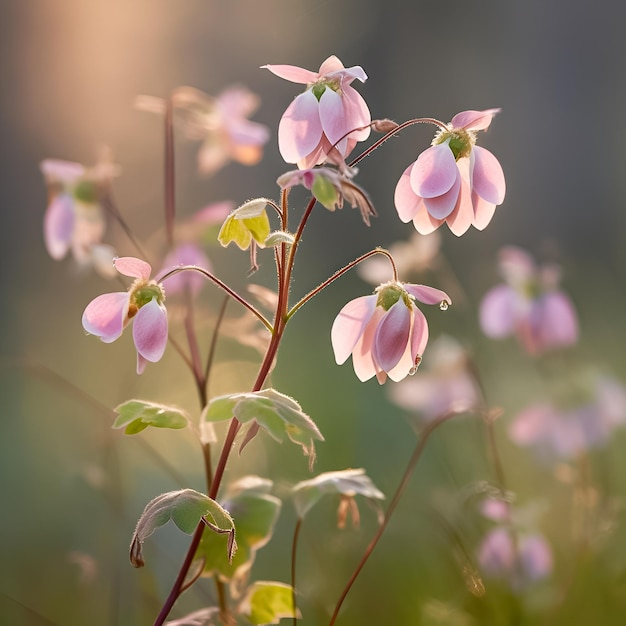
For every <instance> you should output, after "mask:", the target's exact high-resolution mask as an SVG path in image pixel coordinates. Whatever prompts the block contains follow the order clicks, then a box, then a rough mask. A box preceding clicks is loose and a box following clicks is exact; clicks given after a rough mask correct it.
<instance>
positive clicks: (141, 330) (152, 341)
mask: <svg viewBox="0 0 626 626" xmlns="http://www.w3.org/2000/svg"><path fill="white" fill-rule="evenodd" d="M133 341H134V342H135V348H137V352H138V353H139V354H141V356H142V357H144V358H145V359H146V360H148V361H151V362H152V363H154V362H156V361H158V360H159V359H160V358H161V357H162V356H163V353H164V352H165V346H166V345H167V311H166V310H165V307H164V306H162V305H160V304H159V303H158V302H157V299H156V298H152V300H151V301H150V302H148V304H146V305H144V306H142V307H141V308H140V309H139V311H137V315H135V319H134V322H133Z"/></svg>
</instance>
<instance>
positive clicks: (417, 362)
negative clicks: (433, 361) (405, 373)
mask: <svg viewBox="0 0 626 626" xmlns="http://www.w3.org/2000/svg"><path fill="white" fill-rule="evenodd" d="M421 362H422V357H421V356H419V355H418V356H416V357H415V365H414V366H413V367H412V368H411V369H410V370H409V376H415V373H416V372H417V368H418V367H419V366H420V363H421Z"/></svg>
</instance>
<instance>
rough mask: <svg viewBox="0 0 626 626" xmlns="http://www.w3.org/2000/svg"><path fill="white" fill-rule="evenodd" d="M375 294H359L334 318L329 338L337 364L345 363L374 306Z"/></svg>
mask: <svg viewBox="0 0 626 626" xmlns="http://www.w3.org/2000/svg"><path fill="white" fill-rule="evenodd" d="M376 300H377V296H375V295H372V296H361V297H360V298H356V299H355V300H351V301H350V302H348V304H346V305H345V306H344V307H343V308H342V309H341V311H339V315H337V317H336V318H335V321H334V322H333V326H332V328H331V331H330V340H331V343H332V346H333V352H334V353H335V361H336V362H337V364H338V365H341V364H342V363H345V362H346V360H347V359H348V357H349V356H350V354H351V353H352V351H353V350H354V347H355V345H356V344H357V342H358V341H359V338H360V337H361V335H362V334H363V332H364V330H365V327H366V326H367V324H368V322H369V321H370V319H371V317H372V314H373V313H374V310H375V308H376ZM372 376H373V374H372Z"/></svg>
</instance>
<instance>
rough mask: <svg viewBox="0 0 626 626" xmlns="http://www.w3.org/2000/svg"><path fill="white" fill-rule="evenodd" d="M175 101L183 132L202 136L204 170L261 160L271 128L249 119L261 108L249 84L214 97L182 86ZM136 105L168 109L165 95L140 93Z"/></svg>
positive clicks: (200, 162) (192, 136) (153, 109)
mask: <svg viewBox="0 0 626 626" xmlns="http://www.w3.org/2000/svg"><path fill="white" fill-rule="evenodd" d="M172 101H173V105H174V108H175V110H176V111H177V118H176V122H177V123H178V124H179V126H180V128H181V129H182V132H183V133H184V134H185V135H186V136H187V137H188V138H189V139H200V140H202V145H201V147H200V151H199V152H198V169H199V170H200V173H202V174H205V175H210V174H213V173H215V172H216V171H217V170H219V169H220V168H221V167H223V166H224V165H226V163H228V161H237V162H238V163H242V164H243V165H256V164H257V163H258V162H259V161H260V160H261V157H262V156H263V146H264V144H265V143H266V142H267V140H268V139H269V129H268V128H267V126H265V125H264V124H259V123H258V122H252V121H251V120H249V119H248V117H249V116H250V115H252V114H253V113H254V112H255V111H256V110H257V109H258V107H259V98H258V96H257V95H256V94H254V93H252V92H251V91H249V90H248V89H247V88H245V87H242V86H240V85H235V86H232V87H228V88H227V89H225V90H224V91H223V92H222V93H220V94H219V95H218V96H216V97H211V96H209V95H207V94H205V93H203V92H202V91H200V90H199V89H194V88H193V87H178V88H177V89H175V90H174V92H173V93H172ZM135 106H136V107H137V108H139V109H141V110H144V111H150V112H152V113H161V114H162V113H164V112H165V101H164V100H163V99H161V98H154V97H151V96H139V97H138V98H137V99H136V100H135Z"/></svg>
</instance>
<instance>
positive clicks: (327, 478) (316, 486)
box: [291, 469, 385, 518]
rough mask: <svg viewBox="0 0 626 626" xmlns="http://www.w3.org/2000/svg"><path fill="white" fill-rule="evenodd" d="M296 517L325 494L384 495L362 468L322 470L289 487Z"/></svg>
mask: <svg viewBox="0 0 626 626" xmlns="http://www.w3.org/2000/svg"><path fill="white" fill-rule="evenodd" d="M291 493H292V497H293V501H294V506H295V507H296V512H297V513H298V517H300V518H304V516H305V515H306V514H307V512H308V511H309V510H310V509H311V508H312V507H313V506H314V505H315V504H316V503H317V502H318V501H319V499H320V498H321V497H322V496H324V495H326V494H339V495H343V496H348V497H353V496H355V495H357V494H358V495H361V496H363V497H364V498H370V499H373V500H384V498H385V496H384V494H383V493H382V491H380V490H379V489H377V488H376V487H375V485H374V483H373V482H372V481H371V480H370V478H369V476H367V475H366V474H365V470H364V469H347V470H339V471H336V472H324V473H323V474H320V475H319V476H316V477H315V478H311V479H310V480H303V481H302V482H299V483H298V484H297V485H294V486H293V487H292V489H291Z"/></svg>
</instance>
